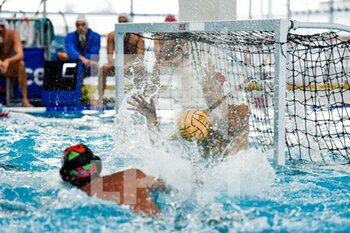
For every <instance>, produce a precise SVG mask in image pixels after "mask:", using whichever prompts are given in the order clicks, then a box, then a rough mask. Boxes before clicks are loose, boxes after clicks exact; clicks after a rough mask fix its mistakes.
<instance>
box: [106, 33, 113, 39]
mask: <svg viewBox="0 0 350 233" xmlns="http://www.w3.org/2000/svg"><path fill="white" fill-rule="evenodd" d="M107 38H108V39H114V31H111V32H109V33H108V34H107Z"/></svg>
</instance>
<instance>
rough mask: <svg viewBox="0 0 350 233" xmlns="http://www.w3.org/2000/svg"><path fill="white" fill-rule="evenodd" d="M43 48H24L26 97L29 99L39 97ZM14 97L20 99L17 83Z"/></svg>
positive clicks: (43, 59) (42, 72)
mask: <svg viewBox="0 0 350 233" xmlns="http://www.w3.org/2000/svg"><path fill="white" fill-rule="evenodd" d="M44 52H45V51H44V49H43V48H25V49H24V50H23V53H24V63H25V66H26V73H27V76H28V77H27V78H28V82H27V83H28V98H29V99H40V98H41V92H42V86H43V78H44V64H45V57H44ZM14 88H15V92H14V98H18V99H21V98H22V94H21V90H20V88H19V86H18V84H17V85H16V86H15V87H14Z"/></svg>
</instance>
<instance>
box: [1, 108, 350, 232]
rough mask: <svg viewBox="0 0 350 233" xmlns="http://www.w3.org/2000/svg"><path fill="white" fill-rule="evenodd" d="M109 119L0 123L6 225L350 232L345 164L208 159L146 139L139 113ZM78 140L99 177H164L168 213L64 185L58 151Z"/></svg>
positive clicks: (250, 156) (13, 118)
mask: <svg viewBox="0 0 350 233" xmlns="http://www.w3.org/2000/svg"><path fill="white" fill-rule="evenodd" d="M107 115H108V114H107ZM101 116H102V117H101ZM105 116H106V113H94V114H77V115H69V114H62V115H55V116H52V115H50V116H47V115H35V116H33V115H29V114H24V113H11V114H10V117H9V118H3V119H0V125H1V127H0V148H1V150H0V225H1V229H2V230H1V231H4V232H44V231H50V232H62V231H64V232H67V231H73V232H92V231H103V232H140V231H142V232H154V231H159V232H160V231H162V232H163V231H164V232H174V231H181V232H261V231H266V232H270V231H277V232H301V231H303V232H330V231H332V232H346V231H349V230H350V200H349V192H350V185H349V184H350V173H349V169H348V167H346V166H333V167H319V166H312V165H306V164H304V165H291V164H289V165H287V166H285V167H274V166H273V165H270V162H269V161H271V158H272V152H269V151H268V152H264V153H262V152H259V151H257V150H253V149H251V150H248V151H245V152H242V153H240V154H238V155H237V156H234V157H232V158H229V159H227V160H226V161H223V162H221V163H215V162H213V163H212V164H210V165H208V164H207V163H204V162H203V161H200V160H198V159H196V155H191V156H192V157H191V159H189V158H188V157H186V156H184V155H183V151H181V149H178V150H177V149H174V148H173V147H172V148H167V150H161V149H159V148H158V149H157V148H155V147H152V146H151V145H149V144H148V143H147V142H146V141H147V137H148V132H147V129H146V128H145V127H143V124H142V119H140V116H138V115H136V114H132V115H130V116H125V117H119V118H114V117H111V116H110V115H109V116H108V117H105ZM140 122H141V123H140ZM141 142H142V143H141ZM73 143H85V144H87V145H88V146H89V147H90V148H91V149H92V150H93V151H94V152H95V153H96V154H97V155H99V156H100V157H101V159H102V161H103V166H104V168H103V172H102V173H103V174H110V173H112V172H114V171H117V170H121V169H123V168H127V167H138V168H141V169H142V170H144V171H146V172H147V173H150V174H152V175H155V176H160V177H162V178H163V179H164V180H165V181H166V182H168V183H169V184H170V185H171V186H173V190H174V191H172V192H171V193H169V194H162V195H160V196H159V197H158V203H160V205H161V207H162V210H163V212H162V213H161V214H160V215H159V216H157V217H144V216H141V215H138V214H134V213H132V212H130V211H129V210H128V209H127V208H126V207H121V206H116V205H115V204H113V203H108V202H104V201H101V200H99V199H96V198H89V197H87V196H86V195H85V194H84V193H82V192H81V191H79V190H77V189H75V188H71V187H69V186H67V185H64V184H63V182H62V181H61V179H60V177H59V173H58V170H59V167H60V165H61V154H62V151H63V149H64V148H65V147H67V146H69V145H71V144H73ZM193 164H196V166H193ZM198 180H200V185H198V182H196V181H198Z"/></svg>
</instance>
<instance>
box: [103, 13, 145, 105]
mask: <svg viewBox="0 0 350 233" xmlns="http://www.w3.org/2000/svg"><path fill="white" fill-rule="evenodd" d="M127 22H129V20H128V17H127V16H126V15H125V14H122V15H120V16H119V17H118V23H127ZM114 50H115V45H114V31H112V32H110V33H108V36H107V58H108V63H107V64H105V65H103V67H102V71H101V72H100V77H99V88H98V91H99V100H98V102H99V103H102V99H103V94H104V90H105V88H106V81H107V76H114V75H115V58H114ZM144 52H145V49H144V40H143V38H142V35H141V34H135V33H126V35H125V37H124V74H125V75H129V74H130V72H131V71H130V68H131V66H132V65H133V64H132V63H133V62H135V59H139V60H140V63H142V60H143V56H144ZM134 55H136V57H135V56H134ZM143 69H144V67H143V65H142V64H141V65H140V66H139V69H137V71H140V72H138V73H139V75H140V76H142V72H141V71H142V70H143Z"/></svg>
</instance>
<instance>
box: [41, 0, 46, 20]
mask: <svg viewBox="0 0 350 233" xmlns="http://www.w3.org/2000/svg"><path fill="white" fill-rule="evenodd" d="M42 2H43V8H44V9H43V18H44V19H46V17H47V10H46V0H42Z"/></svg>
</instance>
